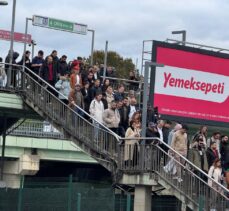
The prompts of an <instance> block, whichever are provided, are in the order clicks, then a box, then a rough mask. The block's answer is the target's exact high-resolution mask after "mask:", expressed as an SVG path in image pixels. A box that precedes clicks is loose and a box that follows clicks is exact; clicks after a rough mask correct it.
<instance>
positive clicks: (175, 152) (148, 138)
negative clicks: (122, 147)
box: [120, 137, 229, 194]
mask: <svg viewBox="0 0 229 211" xmlns="http://www.w3.org/2000/svg"><path fill="white" fill-rule="evenodd" d="M120 140H138V141H140V140H154V141H158V142H159V143H160V144H162V145H164V146H166V147H167V148H168V149H169V150H170V151H172V152H173V153H174V154H177V155H179V157H181V158H182V159H183V160H185V162H186V164H188V165H190V166H191V167H192V168H193V169H196V170H198V171H199V172H200V173H201V174H203V175H204V176H206V177H207V178H208V179H210V180H212V181H214V183H216V184H217V185H218V186H220V188H222V189H223V190H224V191H225V192H226V193H228V194H229V190H228V189H227V188H225V187H224V186H223V185H222V184H220V183H218V182H217V181H215V180H214V179H213V178H211V177H210V176H208V174H206V173H205V172H204V171H203V170H202V169H200V168H198V167H197V166H195V165H194V164H193V163H192V162H191V161H189V160H188V159H187V158H186V157H184V156H183V155H181V154H180V153H179V152H177V151H175V150H174V149H173V148H172V147H171V146H169V145H168V144H166V143H165V142H163V141H161V139H160V138H157V137H152V138H150V137H145V138H143V137H135V138H122V137H120ZM160 148H161V147H160ZM200 179H201V178H200Z"/></svg>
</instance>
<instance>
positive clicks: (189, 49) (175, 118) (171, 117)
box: [149, 40, 229, 127]
mask: <svg viewBox="0 0 229 211" xmlns="http://www.w3.org/2000/svg"><path fill="white" fill-rule="evenodd" d="M158 47H164V48H169V49H175V50H182V51H187V52H191V53H198V54H202V55H207V56H214V57H218V58H223V59H229V54H226V53H221V52H215V51H210V50H205V49H200V48H195V47H190V46H185V45H179V44H177V43H167V42H161V41H156V40H153V46H152V57H151V60H152V62H157V48H158ZM164 65H165V66H166V64H164ZM155 73H156V67H151V75H150V91H149V102H150V104H151V105H152V107H153V108H154V107H155V106H154V86H155ZM159 114H160V113H159ZM160 116H161V119H167V120H172V121H176V122H185V123H192V124H201V125H212V126H219V127H226V126H227V127H228V126H229V122H223V121H222V122H219V121H214V120H206V119H197V118H191V117H184V116H183V117H182V116H176V115H167V114H160Z"/></svg>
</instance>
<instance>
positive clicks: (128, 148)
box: [124, 127, 140, 160]
mask: <svg viewBox="0 0 229 211" xmlns="http://www.w3.org/2000/svg"><path fill="white" fill-rule="evenodd" d="M135 135H140V131H138V130H134V131H133V130H132V128H130V127H129V128H128V129H127V130H126V134H125V138H133V139H131V140H125V147H124V160H133V155H134V145H135V144H137V145H138V144H139V142H138V140H136V139H134V138H135V137H136V136H135Z"/></svg>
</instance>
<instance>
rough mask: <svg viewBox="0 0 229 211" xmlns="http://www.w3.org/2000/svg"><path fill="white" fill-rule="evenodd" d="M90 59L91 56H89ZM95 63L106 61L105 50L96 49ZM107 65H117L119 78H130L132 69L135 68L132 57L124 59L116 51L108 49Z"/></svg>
mask: <svg viewBox="0 0 229 211" xmlns="http://www.w3.org/2000/svg"><path fill="white" fill-rule="evenodd" d="M89 60H90V58H89ZM93 60H94V64H103V63H104V51H101V50H100V51H94V54H93ZM107 66H112V67H115V69H116V76H117V77H119V78H128V77H129V72H130V70H134V68H135V66H134V64H133V61H132V59H130V58H126V59H124V58H123V57H122V56H120V55H119V54H118V53H117V52H115V51H108V53H107Z"/></svg>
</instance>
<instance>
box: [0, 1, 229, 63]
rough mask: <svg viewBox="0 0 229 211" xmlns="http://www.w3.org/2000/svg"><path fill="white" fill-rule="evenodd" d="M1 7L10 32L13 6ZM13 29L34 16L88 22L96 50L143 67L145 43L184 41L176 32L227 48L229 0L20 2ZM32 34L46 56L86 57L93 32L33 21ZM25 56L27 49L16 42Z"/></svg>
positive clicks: (2, 23)
mask: <svg viewBox="0 0 229 211" xmlns="http://www.w3.org/2000/svg"><path fill="white" fill-rule="evenodd" d="M8 2H9V5H8V6H0V29H4V30H10V28H11V14H12V2H13V0H8ZM16 8H17V10H16V22H15V31H16V32H24V30H25V18H26V17H30V18H31V17H32V16H33V15H34V14H37V15H41V16H48V17H54V18H57V19H63V20H68V21H73V22H78V23H83V24H87V25H88V28H91V29H94V30H95V31H96V34H95V49H98V50H101V49H102V50H103V49H104V48H105V41H106V40H108V41H109V47H108V48H109V50H113V51H117V52H118V53H119V54H120V55H122V56H124V57H126V58H132V59H133V61H134V63H135V61H136V59H138V66H140V65H141V52H142V41H143V40H151V39H156V40H162V41H164V40H166V38H173V39H181V36H180V35H172V34H171V31H173V30H183V29H185V30H187V41H190V42H197V43H202V44H207V45H213V46H218V47H223V48H228V49H229V28H228V20H229V13H228V11H229V1H228V0H189V1H188V0H116V1H114V0H112V1H111V0H62V1H59V0H58V1H57V0H55V1H54V0H37V1H35V0H32V1H31V0H17V5H16ZM29 34H32V37H33V39H34V40H36V42H37V43H38V45H37V47H36V49H35V50H36V51H35V52H36V53H37V50H39V49H43V50H44V51H45V55H47V54H50V52H51V51H52V50H53V49H56V50H58V55H59V56H60V55H63V54H66V55H68V58H69V59H73V58H75V57H77V56H85V57H88V56H89V54H90V47H91V33H88V35H86V36H85V35H78V34H71V33H66V32H62V31H55V30H49V29H45V28H40V27H35V26H33V25H32V24H31V22H30V23H29ZM9 46H10V44H9V42H7V41H3V40H0V56H2V57H5V55H6V54H7V51H8V49H9ZM14 50H15V51H18V52H19V53H20V56H21V52H22V50H23V45H22V44H21V43H15V47H14Z"/></svg>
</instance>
